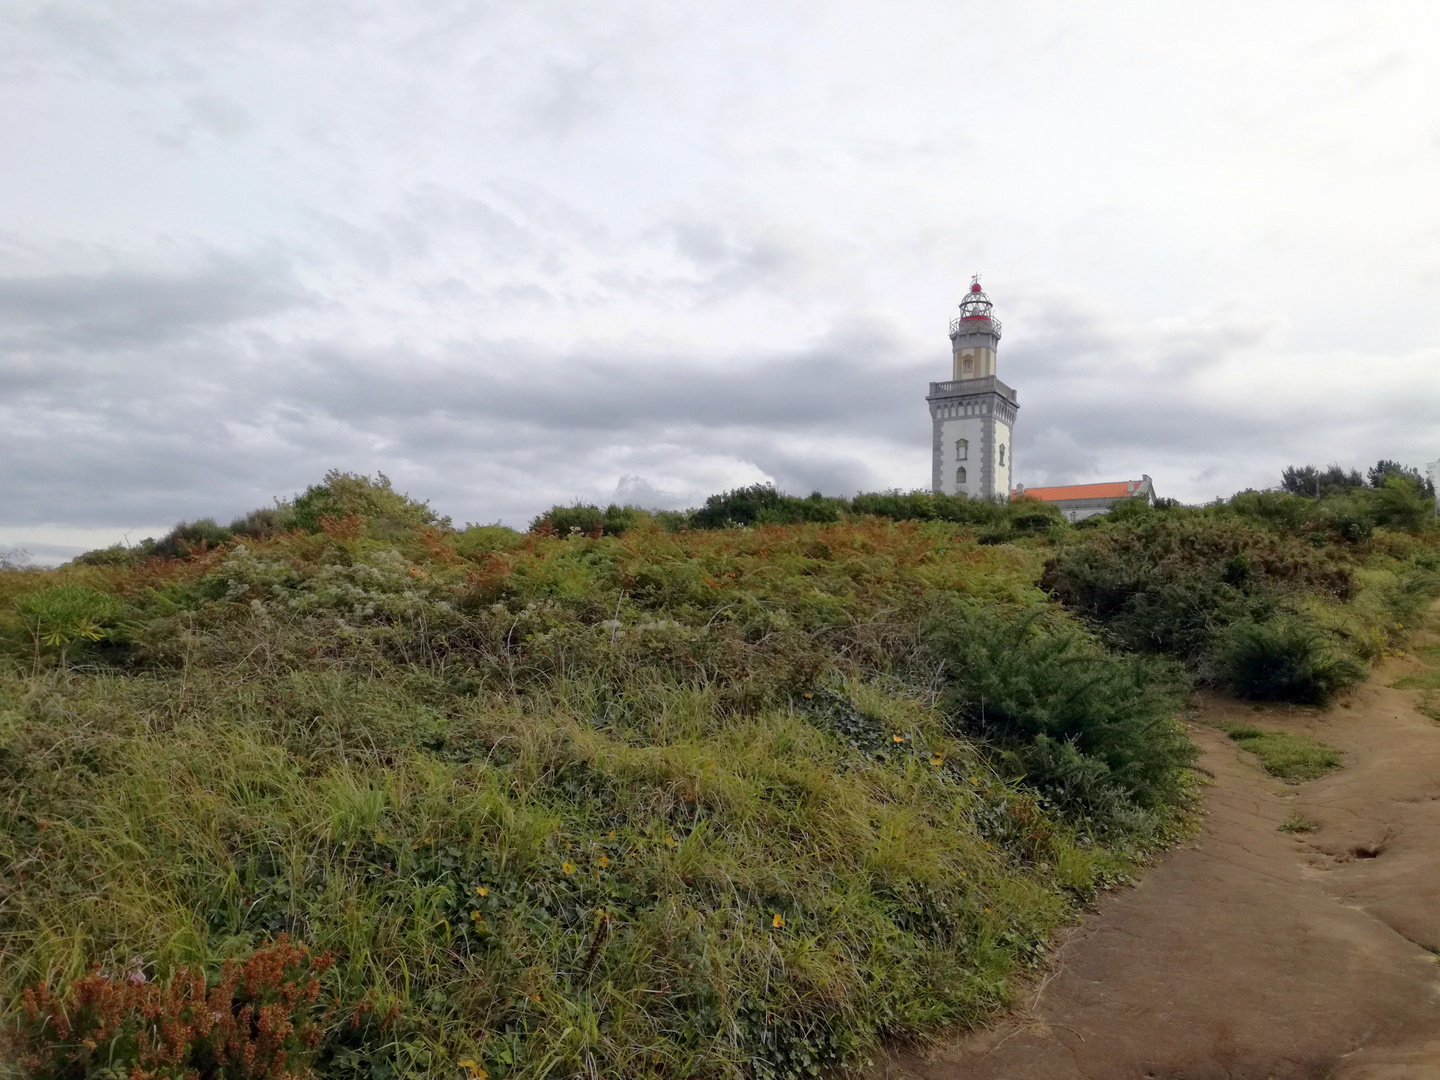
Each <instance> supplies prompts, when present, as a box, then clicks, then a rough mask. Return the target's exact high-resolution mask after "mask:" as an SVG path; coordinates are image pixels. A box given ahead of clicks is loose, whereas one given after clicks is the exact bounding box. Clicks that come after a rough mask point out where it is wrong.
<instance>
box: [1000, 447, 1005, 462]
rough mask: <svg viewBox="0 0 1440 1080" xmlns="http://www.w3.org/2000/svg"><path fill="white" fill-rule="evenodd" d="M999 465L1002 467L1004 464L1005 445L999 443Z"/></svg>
mask: <svg viewBox="0 0 1440 1080" xmlns="http://www.w3.org/2000/svg"><path fill="white" fill-rule="evenodd" d="M1000 464H1001V465H1004V464H1005V444H1004V443H1001V444H1000Z"/></svg>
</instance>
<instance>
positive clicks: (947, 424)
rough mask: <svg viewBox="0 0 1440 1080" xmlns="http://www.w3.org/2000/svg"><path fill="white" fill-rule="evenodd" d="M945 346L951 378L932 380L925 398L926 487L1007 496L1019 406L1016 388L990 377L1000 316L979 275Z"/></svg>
mask: <svg viewBox="0 0 1440 1080" xmlns="http://www.w3.org/2000/svg"><path fill="white" fill-rule="evenodd" d="M950 344H951V345H952V346H953V348H952V352H953V354H954V360H955V367H954V370H953V372H952V374H951V378H950V380H949V381H948V382H932V383H931V384H930V393H929V394H927V395H926V397H925V400H926V401H928V402H929V403H930V420H931V422H932V424H933V425H934V430H935V435H934V445H933V455H934V456H933V464H932V466H931V473H930V487H931V490H933V491H934V492H935V494H937V495H941V494H944V495H959V494H964V495H968V496H970V497H971V498H972V499H992V498H994V497H995V496H997V495H998V496H1000V497H1001V498H1008V497H1009V495H1010V487H1011V484H1010V478H1011V476H1012V475H1013V470H1014V467H1015V449H1014V440H1013V432H1014V430H1015V413H1016V411H1017V410H1018V409H1019V408H1020V405H1019V404H1018V402H1017V401H1016V397H1015V391H1014V390H1012V389H1011V388H1010V387H1008V386H1006V385H1005V384H1004V383H1003V382H1001V381H1000V380H999V379H998V378H997V377H996V375H995V352H996V350H997V349H998V348H999V346H1000V320H999V319H997V318H995V314H994V305H993V304H992V303H991V302H990V297H988V296H986V295H985V291H984V290H983V289H981V288H980V277H979V275H976V276H975V277H973V278H971V279H970V291H969V292H968V293H966V294H965V299H964V300H963V301H962V302H961V304H960V315H959V317H958V318H955V319H951V320H950Z"/></svg>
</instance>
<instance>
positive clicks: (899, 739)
mask: <svg viewBox="0 0 1440 1080" xmlns="http://www.w3.org/2000/svg"><path fill="white" fill-rule="evenodd" d="M890 738H892V739H894V740H895V741H896V742H904V741H905V736H904V735H891V736H890Z"/></svg>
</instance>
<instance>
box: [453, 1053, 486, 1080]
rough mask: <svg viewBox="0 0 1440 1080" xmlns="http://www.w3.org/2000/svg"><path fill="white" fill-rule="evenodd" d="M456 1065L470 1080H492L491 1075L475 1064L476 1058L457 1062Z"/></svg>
mask: <svg viewBox="0 0 1440 1080" xmlns="http://www.w3.org/2000/svg"><path fill="white" fill-rule="evenodd" d="M455 1064H457V1065H459V1066H460V1068H462V1069H464V1070H465V1071H466V1073H468V1074H469V1080H490V1074H489V1073H487V1072H486V1071H485V1070H484V1069H482V1068H481V1067H480V1066H479V1065H477V1064H476V1063H475V1059H474V1058H466V1059H465V1060H464V1061H457V1062H456V1063H455Z"/></svg>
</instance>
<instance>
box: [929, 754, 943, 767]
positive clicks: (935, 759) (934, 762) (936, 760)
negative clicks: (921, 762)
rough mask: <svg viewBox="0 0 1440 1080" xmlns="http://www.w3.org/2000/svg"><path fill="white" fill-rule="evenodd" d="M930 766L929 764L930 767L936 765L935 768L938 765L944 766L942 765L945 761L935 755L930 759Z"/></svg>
mask: <svg viewBox="0 0 1440 1080" xmlns="http://www.w3.org/2000/svg"><path fill="white" fill-rule="evenodd" d="M930 764H931V765H937V766H938V765H944V764H945V759H944V758H943V757H941V756H940V755H939V754H936V755H935V756H934V757H932V758H931V759H930Z"/></svg>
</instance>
